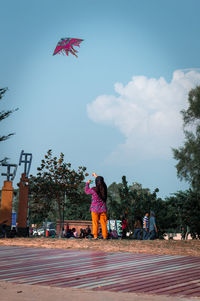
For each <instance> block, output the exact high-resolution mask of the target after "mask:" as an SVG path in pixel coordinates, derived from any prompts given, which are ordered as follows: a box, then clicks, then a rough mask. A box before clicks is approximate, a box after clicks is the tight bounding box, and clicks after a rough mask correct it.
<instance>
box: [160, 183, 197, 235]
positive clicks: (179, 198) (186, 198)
mask: <svg viewBox="0 0 200 301" xmlns="http://www.w3.org/2000/svg"><path fill="white" fill-rule="evenodd" d="M166 203H167V206H168V212H169V210H170V211H171V212H173V217H174V221H173V222H174V223H172V224H171V225H172V228H174V229H175V228H178V231H180V230H181V227H184V229H185V230H186V228H187V226H189V228H190V233H191V236H192V238H197V237H198V238H200V194H199V193H197V192H195V191H192V190H191V189H189V190H187V191H178V192H177V193H175V194H174V196H172V197H169V198H168V199H167V201H166Z"/></svg>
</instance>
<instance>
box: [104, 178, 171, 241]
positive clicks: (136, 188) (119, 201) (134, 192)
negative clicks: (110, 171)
mask: <svg viewBox="0 0 200 301" xmlns="http://www.w3.org/2000/svg"><path fill="white" fill-rule="evenodd" d="M110 187H111V192H112V193H110ZM158 191H159V190H158V188H156V189H155V190H154V191H153V192H151V191H150V190H149V189H148V188H142V185H141V184H139V183H136V182H135V183H133V184H132V185H128V182H127V180H126V177H125V176H123V177H122V183H119V184H116V183H113V184H111V185H110V186H109V187H108V192H109V194H108V202H107V207H108V212H110V214H109V215H110V216H112V218H114V219H122V217H124V216H126V218H127V219H128V227H129V228H130V229H131V230H132V229H133V224H134V221H135V219H136V218H137V217H139V218H141V219H142V218H143V216H144V215H145V213H146V212H150V210H153V211H154V212H155V214H156V221H157V224H158V229H159V236H160V237H162V236H163V234H164V233H165V232H166V230H167V228H168V224H169V218H167V205H166V203H165V202H164V201H163V200H162V199H161V198H158V197H157V192H158ZM113 211H114V212H113ZM163 216H165V218H163Z"/></svg>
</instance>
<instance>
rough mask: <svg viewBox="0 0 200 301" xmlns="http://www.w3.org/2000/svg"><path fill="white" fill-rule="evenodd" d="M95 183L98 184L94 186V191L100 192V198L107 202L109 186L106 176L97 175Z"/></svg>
mask: <svg viewBox="0 0 200 301" xmlns="http://www.w3.org/2000/svg"><path fill="white" fill-rule="evenodd" d="M95 184H96V187H93V189H94V191H96V193H97V194H98V196H99V197H100V199H102V200H103V201H104V202H106V200H107V186H106V183H105V182H104V178H103V177H100V176H98V177H96V179H95Z"/></svg>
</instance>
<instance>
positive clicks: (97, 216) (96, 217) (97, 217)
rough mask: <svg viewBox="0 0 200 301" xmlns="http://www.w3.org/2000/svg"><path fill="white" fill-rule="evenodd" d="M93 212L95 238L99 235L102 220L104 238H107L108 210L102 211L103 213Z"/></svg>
mask: <svg viewBox="0 0 200 301" xmlns="http://www.w3.org/2000/svg"><path fill="white" fill-rule="evenodd" d="M91 213H92V227H93V235H94V238H97V236H98V225H99V220H100V223H101V229H102V235H103V239H106V238H107V234H108V230H107V213H106V212H102V213H96V212H91Z"/></svg>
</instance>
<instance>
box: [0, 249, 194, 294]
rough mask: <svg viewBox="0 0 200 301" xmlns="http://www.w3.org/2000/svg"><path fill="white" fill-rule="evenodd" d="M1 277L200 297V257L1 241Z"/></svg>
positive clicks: (91, 287) (40, 283)
mask: <svg viewBox="0 0 200 301" xmlns="http://www.w3.org/2000/svg"><path fill="white" fill-rule="evenodd" d="M0 271H1V273H0V280H4V281H9V282H15V283H21V284H22V283H26V284H31V285H35V284H39V285H47V286H57V287H72V288H76V289H78V288H83V289H90V290H91V289H92V290H108V291H115V292H134V293H148V294H161V295H173V296H185V297H200V258H198V257H192V256H178V255H174V256H169V255H152V254H133V253H111V252H110V253H105V252H100V251H80V250H63V249H42V248H24V247H5V246H0Z"/></svg>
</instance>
